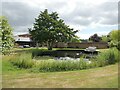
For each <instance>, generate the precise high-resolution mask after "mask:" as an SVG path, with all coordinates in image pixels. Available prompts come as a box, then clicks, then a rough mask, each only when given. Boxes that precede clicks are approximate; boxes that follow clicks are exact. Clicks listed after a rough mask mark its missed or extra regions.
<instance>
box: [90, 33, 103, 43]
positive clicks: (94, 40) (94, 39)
mask: <svg viewBox="0 0 120 90" xmlns="http://www.w3.org/2000/svg"><path fill="white" fill-rule="evenodd" d="M89 40H90V41H93V42H100V41H101V40H102V39H101V37H100V36H98V35H97V34H94V35H92V36H90V38H89Z"/></svg>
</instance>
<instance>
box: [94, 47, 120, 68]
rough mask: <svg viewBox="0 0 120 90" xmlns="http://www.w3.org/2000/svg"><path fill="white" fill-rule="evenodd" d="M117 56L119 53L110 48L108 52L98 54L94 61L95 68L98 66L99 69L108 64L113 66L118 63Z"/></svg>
mask: <svg viewBox="0 0 120 90" xmlns="http://www.w3.org/2000/svg"><path fill="white" fill-rule="evenodd" d="M119 54H120V52H119V51H118V50H117V49H116V48H110V49H109V50H107V51H104V52H102V53H100V54H99V55H98V56H97V58H96V61H94V63H96V64H97V66H100V67H102V66H105V65H109V64H114V63H116V62H118V60H119V57H118V55H119Z"/></svg>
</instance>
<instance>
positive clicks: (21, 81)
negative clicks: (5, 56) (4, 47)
mask: <svg viewBox="0 0 120 90" xmlns="http://www.w3.org/2000/svg"><path fill="white" fill-rule="evenodd" d="M6 63H9V62H7V61H4V63H3V64H5V65H8V66H7V67H11V65H10V63H9V64H6ZM3 66H4V65H3ZM12 68H14V67H13V66H12ZM4 70H5V71H3V78H2V80H3V82H2V86H3V88H118V64H114V65H109V66H106V67H101V68H94V69H87V70H77V71H67V72H46V73H42V72H39V73H32V72H29V70H24V69H15V68H14V69H13V70H10V69H8V68H6V67H4Z"/></svg>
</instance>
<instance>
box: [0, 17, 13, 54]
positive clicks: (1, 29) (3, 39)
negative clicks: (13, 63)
mask: <svg viewBox="0 0 120 90" xmlns="http://www.w3.org/2000/svg"><path fill="white" fill-rule="evenodd" d="M12 30H13V29H12V27H11V26H10V24H9V23H8V20H7V18H6V17H4V16H0V45H1V46H0V47H1V49H2V54H7V53H9V52H10V50H11V48H12V47H13V44H14V43H13V34H12Z"/></svg>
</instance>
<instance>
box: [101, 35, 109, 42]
mask: <svg viewBox="0 0 120 90" xmlns="http://www.w3.org/2000/svg"><path fill="white" fill-rule="evenodd" d="M101 38H102V41H103V42H108V41H109V38H108V35H102V37H101Z"/></svg>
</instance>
